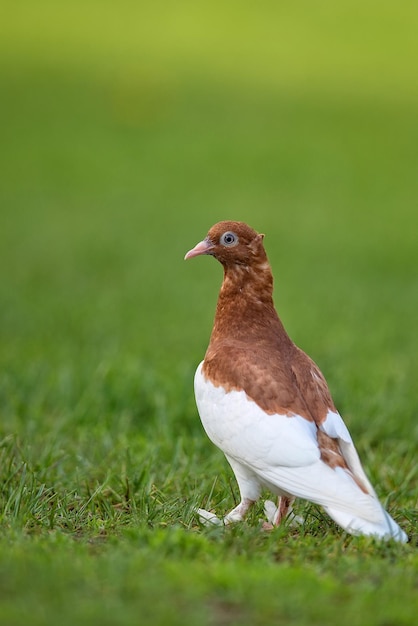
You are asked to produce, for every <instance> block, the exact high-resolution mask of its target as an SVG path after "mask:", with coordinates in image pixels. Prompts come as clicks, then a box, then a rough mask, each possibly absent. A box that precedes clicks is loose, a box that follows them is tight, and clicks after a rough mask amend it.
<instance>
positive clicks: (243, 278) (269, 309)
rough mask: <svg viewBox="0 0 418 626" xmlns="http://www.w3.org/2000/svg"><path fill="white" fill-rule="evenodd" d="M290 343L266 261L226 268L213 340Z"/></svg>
mask: <svg viewBox="0 0 418 626" xmlns="http://www.w3.org/2000/svg"><path fill="white" fill-rule="evenodd" d="M273 334H274V335H275V341H277V340H278V338H279V337H282V339H283V341H286V340H287V339H288V337H287V334H286V331H285V330H284V327H283V325H282V323H281V321H280V319H279V317H278V315H277V313H276V310H275V308H274V303H273V276H272V273H271V269H270V265H269V262H268V260H267V258H265V259H262V260H260V263H258V264H255V265H253V266H245V265H234V266H231V267H225V268H224V279H223V283H222V287H221V290H220V293H219V298H218V303H217V306H216V314H215V322H214V327H213V331H212V336H211V343H212V342H214V341H219V340H224V339H225V338H228V339H233V340H234V339H235V340H248V339H249V338H253V339H256V340H257V339H261V338H263V339H265V338H267V337H269V336H271V335H273Z"/></svg>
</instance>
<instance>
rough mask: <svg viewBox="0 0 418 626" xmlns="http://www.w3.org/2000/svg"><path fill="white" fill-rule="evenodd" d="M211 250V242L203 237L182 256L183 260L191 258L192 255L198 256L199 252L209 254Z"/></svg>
mask: <svg viewBox="0 0 418 626" xmlns="http://www.w3.org/2000/svg"><path fill="white" fill-rule="evenodd" d="M211 250H213V244H212V243H211V242H210V241H209V239H204V240H203V241H200V242H199V243H198V244H197V245H196V246H195V247H194V248H192V249H191V250H189V252H188V253H187V254H186V256H185V257H184V260H185V261H186V260H187V259H192V258H193V257H194V256H199V255H200V254H210V252H211Z"/></svg>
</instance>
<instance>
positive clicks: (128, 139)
mask: <svg viewBox="0 0 418 626" xmlns="http://www.w3.org/2000/svg"><path fill="white" fill-rule="evenodd" d="M44 4H45V6H47V4H48V3H44ZM49 4H50V6H49V11H48V12H46V11H41V10H40V8H39V5H38V4H36V3H33V2H21V3H19V7H20V8H21V11H20V13H18V12H17V9H14V10H13V13H12V11H11V10H10V9H9V11H8V13H7V12H6V13H7V14H6V17H7V19H4V20H2V21H1V24H0V30H1V32H0V49H1V54H0V58H1V62H0V89H1V94H0V113H1V118H2V121H3V129H2V141H1V149H0V170H1V185H0V207H1V208H0V233H1V240H2V244H1V261H2V262H1V263H0V416H1V425H0V529H1V537H0V622H1V623H4V624H7V625H8V626H14V625H19V626H20V625H21V624H28V623H30V624H34V625H35V626H36V625H37V624H39V625H41V624H42V625H45V624H56V623H61V624H63V626H65V625H66V624H74V623H77V624H80V625H81V626H82V625H83V624H86V625H87V624H88V625H89V626H91V625H93V626H94V625H96V624H97V625H99V624H100V625H101V626H102V625H105V626H106V625H107V624H109V625H113V624H115V625H116V624H117V625H122V626H123V625H125V624H127V625H128V624H129V625H130V624H138V623H141V624H153V625H154V624H157V625H158V624H173V625H176V624H179V625H180V624H182V625H183V624H199V625H200V624H202V626H204V625H208V626H209V625H217V626H218V625H219V626H223V625H232V624H240V625H241V626H245V625H246V624H248V625H250V624H251V625H257V624H272V623H278V624H295V625H298V626H299V625H301V626H303V625H305V624H306V625H308V624H309V625H310V626H311V625H315V624H321V625H323V624H336V623H338V624H340V625H341V626H345V625H349V624H350V625H352V624H353V623H364V624H370V625H371V626H389V625H391V626H392V625H393V626H394V625H396V626H398V625H409V624H413V623H414V622H415V619H416V613H417V609H418V606H417V600H416V598H417V594H416V584H417V575H418V559H417V556H416V545H417V534H416V522H417V519H416V507H417V495H418V492H417V486H416V485H417V469H416V454H417V439H418V430H417V426H416V409H417V406H418V388H417V384H416V371H417V365H418V363H417V353H418V340H417V333H416V311H417V309H418V284H417V271H416V268H417V263H418V245H417V239H418V237H417V232H418V214H417V197H418V178H417V175H416V173H417V169H418V158H417V150H416V146H417V144H418V115H417V99H418V92H417V87H418V83H417V81H416V76H415V73H416V72H415V68H414V67H413V61H412V60H413V58H414V55H415V56H416V47H417V44H416V25H417V13H416V6H415V3H412V2H411V3H409V2H407V3H405V5H404V11H402V12H401V11H400V10H399V9H398V8H395V7H394V6H392V5H391V3H375V2H372V1H371V0H369V1H368V2H366V3H348V2H347V3H346V2H343V3H340V4H339V5H338V7H334V8H333V11H334V12H333V13H331V9H330V8H329V6H328V3H318V5H317V8H316V9H315V10H314V9H313V5H312V4H311V3H305V2H303V3H296V4H295V6H294V7H293V8H292V7H290V5H289V7H287V8H286V7H285V6H284V5H283V6H282V5H281V4H280V6H278V5H279V3H278V5H277V6H276V3H271V2H263V3H262V6H261V5H260V8H256V7H255V6H254V7H250V6H248V7H247V6H244V5H242V4H241V3H235V2H231V3H218V2H215V3H212V4H211V5H210V6H209V5H208V6H207V7H204V6H203V5H202V6H201V5H200V4H199V5H197V4H196V3H188V2H179V3H175V6H176V8H175V9H174V8H173V7H174V4H170V3H163V2H156V3H148V4H149V6H148V7H147V8H145V7H142V6H141V3H130V2H128V1H127V0H126V1H125V2H122V3H118V4H117V5H116V4H115V5H113V4H112V3H107V2H106V3H98V2H89V3H78V2H73V3H71V4H69V3H67V4H66V5H65V6H64V5H63V6H59V5H58V4H57V3H49ZM257 6H258V5H257ZM57 7H59V12H58V9H57ZM229 218H232V219H242V220H245V221H248V222H249V223H250V224H251V225H252V226H254V227H255V228H256V229H258V230H260V231H262V232H265V233H266V239H265V243H266V247H267V251H268V253H269V257H270V260H271V263H272V265H273V271H274V275H275V285H276V287H275V300H276V304H277V307H278V309H279V311H280V314H281V316H282V319H283V321H284V323H285V325H286V327H287V328H288V330H289V332H290V334H291V336H292V337H293V339H294V340H295V341H296V342H297V343H298V345H300V346H301V347H302V348H304V349H305V350H306V351H307V352H308V353H309V354H310V355H311V356H312V357H313V358H314V359H315V360H316V361H317V362H318V364H319V365H320V367H321V369H322V370H323V371H324V373H325V375H326V377H327V379H328V381H329V384H330V387H331V390H332V393H333V395H334V399H335V402H336V404H337V406H338V407H339V408H340V410H341V412H342V413H343V415H344V417H345V420H346V422H347V424H348V425H349V427H350V430H351V432H352V434H353V437H354V439H355V441H356V444H357V447H358V449H359V452H360V456H361V457H362V459H363V461H364V465H365V467H366V470H367V472H368V474H369V476H370V477H371V479H372V481H373V483H374V484H375V486H376V489H377V491H378V493H379V495H380V496H381V498H382V501H383V502H384V503H385V505H386V506H387V508H388V509H389V510H390V512H391V513H392V515H393V516H394V517H395V519H396V520H397V521H398V522H399V523H400V524H401V526H402V527H403V528H404V529H405V531H406V532H407V533H408V534H409V535H410V537H411V541H410V543H409V544H408V545H394V544H392V543H384V544H381V543H379V542H375V541H373V540H370V539H365V538H353V537H349V536H347V535H346V534H344V533H343V532H342V531H341V530H340V529H338V528H337V527H336V526H335V525H334V524H333V523H332V522H331V521H330V520H329V519H328V518H327V517H326V516H325V514H323V513H322V512H321V510H320V509H318V508H316V507H314V506H311V505H309V504H306V503H299V504H298V509H299V511H300V512H302V513H303V514H304V515H305V517H306V521H305V524H304V525H303V526H302V527H300V528H297V529H294V528H289V527H286V526H285V527H283V528H280V529H278V530H277V531H276V532H274V533H271V534H266V533H262V532H260V523H259V519H260V518H261V517H262V507H261V505H260V506H259V507H258V508H256V510H254V511H253V512H252V513H251V515H250V516H249V519H248V521H246V522H245V523H244V524H242V525H241V526H237V527H233V528H227V529H223V528H221V529H220V528H212V529H211V528H202V527H200V526H199V524H198V521H197V519H196V516H195V514H194V509H195V508H196V507H197V506H204V507H205V508H208V507H212V508H214V509H215V510H216V511H217V512H219V513H222V512H225V511H227V510H229V509H230V508H231V507H232V506H233V504H234V503H235V502H236V499H237V497H238V492H237V488H236V485H235V483H234V480H233V477H232V474H231V472H230V470H229V468H228V466H227V464H226V462H225V460H224V459H223V456H222V454H221V453H220V452H219V451H217V450H216V449H214V447H213V446H212V445H211V444H210V442H209V441H208V440H207V439H206V437H205V435H204V433H203V430H202V427H201V425H200V422H199V418H198V415H197V411H196V408H195V405H194V398H193V388H192V384H193V383H192V380H193V373H194V370H195V367H196V365H197V363H198V362H199V361H200V359H201V358H202V356H203V354H204V350H205V348H206V345H207V341H208V338H209V333H210V329H211V324H212V319H213V313H214V308H215V303H216V296H217V291H218V288H219V284H220V280H221V270H220V267H219V266H217V265H216V264H215V263H214V262H213V261H212V260H211V259H197V260H195V261H194V262H190V264H185V263H183V260H182V259H183V256H184V253H185V252H186V251H187V250H188V249H190V248H191V247H192V246H193V245H194V244H195V243H196V242H197V241H198V240H200V239H201V238H202V237H203V236H204V235H205V233H206V231H207V230H208V228H209V227H210V226H211V225H212V224H213V223H214V222H216V221H218V220H219V219H229Z"/></svg>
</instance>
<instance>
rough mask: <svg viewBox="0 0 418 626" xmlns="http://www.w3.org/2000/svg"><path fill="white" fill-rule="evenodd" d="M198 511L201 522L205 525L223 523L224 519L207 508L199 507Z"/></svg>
mask: <svg viewBox="0 0 418 626" xmlns="http://www.w3.org/2000/svg"><path fill="white" fill-rule="evenodd" d="M196 512H197V514H198V516H199V522H200V523H201V524H203V525H204V526H220V525H221V524H223V521H222V520H221V519H219V517H217V516H216V515H215V513H211V512H210V511H206V509H197V511H196Z"/></svg>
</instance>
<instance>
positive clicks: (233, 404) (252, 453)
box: [185, 221, 408, 542]
mask: <svg viewBox="0 0 418 626" xmlns="http://www.w3.org/2000/svg"><path fill="white" fill-rule="evenodd" d="M263 239H264V235H262V234H258V233H257V232H256V231H255V230H253V229H252V228H250V227H249V226H248V225H247V224H245V223H244V222H237V221H222V222H219V223H217V224H215V225H214V226H213V227H212V228H211V229H210V230H209V233H208V235H207V237H206V238H205V239H204V240H203V241H201V242H200V243H198V244H197V245H196V246H195V247H194V248H193V249H191V250H190V251H189V252H187V254H186V256H185V259H191V258H193V257H197V256H200V255H210V256H213V257H215V259H217V260H218V261H219V262H220V263H221V264H222V266H223V270H224V276H223V282H222V286H221V290H220V293H219V297H218V302H217V307H216V313H215V320H214V325H213V329H212V333H211V337H210V341H209V346H208V348H207V351H206V354H205V358H204V360H203V361H202V362H201V363H200V365H199V366H198V368H197V370H196V374H195V378H194V389H195V397H196V404H197V408H198V412H199V415H200V419H201V422H202V425H203V428H204V430H205V431H206V434H207V435H208V437H209V439H210V440H211V441H212V442H213V443H214V444H215V446H217V447H218V448H220V449H221V450H222V451H223V453H224V454H225V457H226V459H227V460H228V462H229V464H230V466H231V468H232V470H233V472H234V474H235V477H236V480H237V483H238V487H239V490H240V497H241V499H240V502H239V504H238V505H237V506H236V507H235V508H233V509H232V510H231V511H230V512H229V513H228V514H227V515H225V517H224V518H223V519H222V520H220V519H219V518H218V517H217V516H216V515H215V514H214V513H211V512H209V511H205V510H204V509H199V514H200V518H201V520H202V521H206V522H212V523H218V524H219V523H223V524H229V523H231V522H239V521H242V520H243V519H244V518H245V516H246V514H247V512H248V510H249V509H250V507H251V506H252V505H253V504H254V503H255V502H256V501H257V500H258V499H259V498H260V496H261V493H262V490H264V489H267V490H268V491H270V492H271V493H273V494H275V495H276V496H278V503H277V506H276V505H275V504H274V503H273V502H271V501H267V502H266V504H265V511H266V514H267V519H268V521H269V522H270V525H269V526H270V528H272V527H275V526H277V525H278V524H280V522H282V521H283V520H285V519H286V518H287V519H292V516H293V518H294V517H295V516H294V514H293V513H292V504H293V501H294V500H295V498H301V499H304V500H308V501H310V502H313V503H315V504H317V505H320V506H322V507H323V509H324V510H325V511H326V513H327V514H328V515H329V516H330V517H331V518H332V519H333V520H334V521H335V522H336V523H337V524H338V525H339V526H341V527H342V528H343V529H344V530H345V531H346V532H348V533H350V534H353V535H369V536H373V537H377V538H381V539H390V538H392V539H394V540H397V541H400V542H406V541H408V537H407V535H406V534H405V532H404V531H403V530H402V529H401V528H400V527H399V526H398V524H397V523H396V522H395V521H394V520H393V519H392V517H391V516H390V515H389V513H387V512H386V511H385V509H384V508H383V507H382V505H381V504H380V502H379V500H378V498H377V496H376V493H375V491H374V489H373V487H372V485H371V484H370V482H369V480H368V478H367V476H366V474H365V472H364V470H363V467H362V465H361V462H360V459H359V456H358V453H357V450H356V448H355V446H354V444H353V440H352V438H351V435H350V433H349V431H348V429H347V427H346V425H345V423H344V422H343V419H342V418H341V416H340V414H339V413H338V411H337V409H336V407H335V405H334V402H333V400H332V397H331V394H330V391H329V388H328V385H327V382H326V380H325V378H324V376H323V374H322V373H321V371H320V369H319V368H318V366H317V365H316V363H315V362H314V361H313V360H312V359H311V358H310V357H309V356H307V355H306V354H305V353H304V352H303V351H302V350H301V349H300V348H298V347H297V346H296V345H295V344H294V343H293V341H292V340H291V339H290V337H289V335H288V334H287V332H286V330H285V328H284V326H283V324H282V322H281V320H280V318H279V316H278V314H277V312H276V310H275V307H274V303H273V295H272V294H273V276H272V272H271V268H270V264H269V261H268V258H267V255H266V252H265V249H264V245H263Z"/></svg>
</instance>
